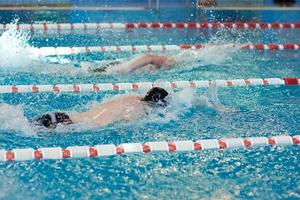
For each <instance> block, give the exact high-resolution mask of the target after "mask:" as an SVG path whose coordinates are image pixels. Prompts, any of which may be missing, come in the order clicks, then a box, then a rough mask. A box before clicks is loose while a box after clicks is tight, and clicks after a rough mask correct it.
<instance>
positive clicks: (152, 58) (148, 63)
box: [81, 54, 176, 74]
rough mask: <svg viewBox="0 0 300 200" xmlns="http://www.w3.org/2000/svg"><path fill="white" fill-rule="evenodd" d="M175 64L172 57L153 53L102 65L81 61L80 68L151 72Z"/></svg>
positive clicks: (117, 72)
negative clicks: (93, 65)
mask: <svg viewBox="0 0 300 200" xmlns="http://www.w3.org/2000/svg"><path fill="white" fill-rule="evenodd" d="M175 64H176V61H175V60H174V59H172V58H169V57H166V56H161V55H154V54H145V55H140V56H137V57H135V58H133V59H131V60H129V61H126V62H123V63H122V62H112V63H109V64H108V65H106V66H102V67H96V68H94V67H91V63H89V62H88V63H86V62H83V63H81V68H82V69H83V70H85V71H88V72H95V73H108V74H122V73H130V72H133V71H139V70H141V71H144V72H153V71H157V70H159V69H161V68H165V69H169V68H171V67H172V66H174V65H175Z"/></svg>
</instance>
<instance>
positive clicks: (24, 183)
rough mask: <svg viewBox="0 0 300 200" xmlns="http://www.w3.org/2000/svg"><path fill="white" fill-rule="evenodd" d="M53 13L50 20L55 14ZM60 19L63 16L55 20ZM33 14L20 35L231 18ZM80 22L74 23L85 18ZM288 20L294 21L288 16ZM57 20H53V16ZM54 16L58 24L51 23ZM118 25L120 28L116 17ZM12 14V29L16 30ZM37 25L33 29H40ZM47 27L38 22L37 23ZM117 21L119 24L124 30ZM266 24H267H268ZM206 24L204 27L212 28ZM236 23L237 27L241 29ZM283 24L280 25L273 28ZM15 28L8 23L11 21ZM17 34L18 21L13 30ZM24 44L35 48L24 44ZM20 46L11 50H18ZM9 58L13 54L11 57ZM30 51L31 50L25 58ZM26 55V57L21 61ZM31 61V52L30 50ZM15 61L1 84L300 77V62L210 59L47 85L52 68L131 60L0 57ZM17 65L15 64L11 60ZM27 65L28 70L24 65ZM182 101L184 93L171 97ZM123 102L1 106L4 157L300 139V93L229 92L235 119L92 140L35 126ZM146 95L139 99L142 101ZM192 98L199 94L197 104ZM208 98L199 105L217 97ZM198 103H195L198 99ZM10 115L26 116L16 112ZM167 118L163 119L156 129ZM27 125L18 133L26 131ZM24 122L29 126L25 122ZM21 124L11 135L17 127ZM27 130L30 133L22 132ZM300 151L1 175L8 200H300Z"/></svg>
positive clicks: (23, 17) (152, 38)
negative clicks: (28, 29)
mask: <svg viewBox="0 0 300 200" xmlns="http://www.w3.org/2000/svg"><path fill="white" fill-rule="evenodd" d="M49 13H50V14H49ZM51 13H52V14H51ZM53 13H55V12H48V13H43V12H41V11H40V12H38V13H34V12H30V13H27V14H26V13H15V15H16V16H18V17H19V18H20V21H19V22H20V23H22V22H24V23H25V22H31V21H32V20H36V21H40V20H41V19H43V17H44V18H46V19H47V21H53V22H56V21H59V20H62V19H64V21H65V22H66V21H67V22H68V21H70V22H81V21H89V22H90V21H109V22H120V21H154V20H157V21H166V20H171V21H177V20H179V21H188V20H191V21H195V20H198V19H199V18H198V17H201V16H203V15H204V14H205V15H206V16H207V18H209V19H219V18H220V16H221V14H222V13H215V12H212V13H210V12H209V13H208V12H207V13H197V12H196V11H195V10H191V11H190V10H184V11H182V10H172V12H171V11H167V10H166V11H164V12H161V13H155V12H153V11H152V12H148V11H147V12H146V11H143V12H120V13H118V15H116V13H111V12H98V13H97V12H79V11H74V12H71V13H69V14H68V13H64V12H62V13H56V14H57V15H54V14H53ZM74 13H75V14H74ZM235 14H236V15H234V13H230V14H227V15H226V16H225V15H224V13H223V14H222V15H223V18H222V19H219V20H221V21H226V19H228V17H229V16H231V17H233V16H238V18H233V19H239V20H240V19H241V18H242V19H243V20H245V21H250V19H252V20H259V19H261V18H262V19H263V20H264V21H274V20H270V18H268V16H274V15H277V16H278V17H277V18H276V21H290V22H296V21H299V19H300V17H299V13H297V12H289V13H281V14H280V13H279V12H273V13H272V12H263V13H258V12H244V13H243V12H239V13H238V14H237V13H236V12H235ZM286 14H287V15H288V16H289V18H286V16H287V15H286ZM47 15H48V16H47ZM51 15H52V16H51ZM113 15H114V16H115V17H114V18H112V17H111V16H113ZM11 16H12V13H5V14H3V16H2V19H4V18H6V19H9V20H11V19H12V17H11ZM29 16H31V17H29ZM32 16H37V17H32ZM116 17H118V18H116ZM260 17H261V18H260ZM207 18H201V19H203V20H207ZM233 19H232V20H233ZM272 19H273V18H272ZM4 21H5V20H4ZM5 22H9V21H5ZM299 33H300V32H299V30H291V29H287V30H255V31H237V30H205V29H200V30H198V29H196V30H193V29H189V30H187V29H184V30H174V29H172V30H167V31H166V30H161V29H158V30H149V29H145V30H136V29H134V30H132V31H129V32H127V31H124V30H119V31H111V30H110V31H103V32H98V33H96V34H95V33H90V34H78V35H68V34H63V35H48V36H42V35H30V38H29V40H28V42H27V43H28V45H31V46H36V47H41V46H85V45H122V44H182V43H190V44H193V43H217V44H220V43H221V44H227V43H238V44H240V43H246V42H253V43H258V42H263V43H300V38H299ZM21 38H22V39H21V41H26V40H25V39H24V37H21ZM9 42H11V41H9ZM1 48H2V47H1ZM22 48H23V47H22ZM22 48H21V49H22ZM24 49H26V48H25V47H24ZM1 52H2V56H3V57H4V56H6V57H5V58H7V59H8V60H9V59H10V60H9V62H8V61H7V60H4V59H3V61H2V63H1V64H0V84H63V83H94V82H98V83H102V82H112V83H117V82H134V81H155V80H208V79H238V78H268V77H300V68H299V67H300V66H299V63H300V62H299V61H300V57H299V55H300V51H282V52H257V51H239V50H230V49H228V48H214V49H212V48H210V49H207V50H203V51H201V52H200V53H198V54H197V55H194V54H191V53H185V54H180V53H178V54H174V53H173V54H166V55H171V56H174V57H175V58H177V59H178V60H180V65H179V66H177V67H176V68H175V69H172V70H164V71H160V72H157V73H149V74H141V73H133V74H130V75H103V74H83V73H76V72H64V66H63V64H61V67H60V68H58V69H56V70H57V71H58V72H56V73H48V72H49V70H50V68H51V66H49V64H50V63H51V64H55V63H56V64H59V63H62V62H66V63H68V64H65V65H75V66H77V65H79V64H80V62H82V61H91V62H96V61H101V60H113V59H121V60H122V59H123V60H125V59H128V58H130V57H132V56H133V54H131V53H122V54H114V53H105V54H97V53H94V54H88V55H87V54H82V55H78V56H66V57H62V58H60V59H57V58H55V57H54V58H51V59H48V60H45V59H44V60H39V61H36V60H32V59H31V58H30V57H29V56H30V55H27V54H26V53H24V54H25V55H24V54H22V53H21V54H22V55H20V54H15V52H14V51H13V49H12V50H11V51H1ZM11 58H13V59H11ZM20 58H21V59H20ZM169 92H170V93H176V92H180V91H177V90H176V91H169ZM123 93H124V92H103V93H102V92H101V93H80V94H71V93H64V94H50V93H43V94H42V93H41V94H2V95H0V102H1V104H0V107H1V109H0V113H1V117H0V129H1V131H0V147H1V148H3V149H12V148H26V147H32V148H39V147H50V146H60V147H67V146H70V145H90V146H92V145H96V144H107V143H114V144H121V143H125V142H147V141H161V140H167V141H172V140H186V139H200V138H223V137H252V136H272V135H279V134H287V133H289V134H290V135H296V134H299V131H300V127H299V123H300V117H299V116H300V115H299V114H300V106H299V105H300V95H299V94H300V89H299V87H298V86H289V87H287V86H268V87H261V86H259V87H233V88H219V89H218V92H217V93H218V97H219V100H220V102H221V103H222V104H224V106H226V107H228V108H232V109H234V110H235V112H232V113H218V112H216V111H214V110H212V109H210V108H207V107H197V106H191V105H185V104H184V103H183V105H181V106H176V105H175V106H174V105H173V107H171V108H168V109H166V110H164V111H162V112H161V113H160V114H159V115H154V116H150V117H148V118H146V119H144V120H141V121H138V122H135V123H117V124H113V125H110V126H108V127H105V128H101V129H100V128H99V129H92V130H86V129H85V128H84V127H79V128H78V127H77V128H74V129H72V130H70V129H68V128H65V129H62V130H54V131H49V132H39V133H32V134H37V135H35V136H28V133H29V132H30V131H31V130H30V129H29V128H28V127H26V126H25V125H24V124H26V122H24V120H25V118H23V117H22V116H23V114H24V116H25V117H26V118H28V119H32V118H34V117H35V116H36V115H39V114H43V113H45V112H48V111H52V110H62V111H82V110H85V109H87V108H88V107H90V106H91V104H93V103H96V102H101V101H102V100H103V99H108V98H111V97H113V96H115V95H121V94H123ZM144 93H145V91H140V92H139V94H141V95H143V94H144ZM188 93H189V94H192V92H189V91H188ZM208 93H209V92H208V90H207V89H198V90H197V91H196V94H194V96H209V94H208ZM187 99H188V97H187ZM9 105H13V106H18V107H11V106H9ZM155 117H160V118H158V119H157V118H155ZM18 120H19V121H18ZM22 120H23V121H22ZM10 122H12V123H10ZM22 122H24V123H22ZM299 159H300V154H299V146H293V147H284V148H283V147H275V148H269V147H266V148H260V149H248V150H241V149H239V150H227V151H202V152H197V153H161V154H147V155H141V154H134V155H122V156H116V157H105V158H94V159H69V160H55V161H52V160H45V161H26V162H19V163H17V162H9V163H1V164H0V178H1V181H0V199H21V198H22V199H112V198H113V199H156V198H158V199H170V198H171V199H299V196H300V189H299V186H300V182H299V175H300V173H299V172H300V170H299V168H300V167H299V166H300V165H299Z"/></svg>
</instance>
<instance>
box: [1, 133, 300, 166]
mask: <svg viewBox="0 0 300 200" xmlns="http://www.w3.org/2000/svg"><path fill="white" fill-rule="evenodd" d="M299 143H300V135H296V136H286V135H280V136H273V137H269V138H267V137H249V138H227V139H219V140H217V139H205V140H195V141H193V140H184V141H172V142H166V141H160V142H147V143H125V144H121V145H119V146H115V145H114V144H105V145H96V146H93V147H90V146H70V147H67V148H61V147H47V148H39V149H32V148H26V149H12V150H10V151H6V150H0V162H1V161H2V162H5V161H25V160H46V159H66V158H91V157H102V156H114V155H118V154H130V153H150V152H153V153H159V152H190V151H202V150H209V149H210V150H212V149H216V150H223V149H231V148H250V147H262V146H283V145H299Z"/></svg>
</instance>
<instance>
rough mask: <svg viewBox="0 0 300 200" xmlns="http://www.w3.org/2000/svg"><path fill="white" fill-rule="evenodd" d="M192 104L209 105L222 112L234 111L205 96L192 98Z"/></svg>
mask: <svg viewBox="0 0 300 200" xmlns="http://www.w3.org/2000/svg"><path fill="white" fill-rule="evenodd" d="M192 105H194V106H203V107H210V108H213V109H215V110H216V111H218V112H224V113H228V112H235V110H234V109H231V108H226V107H225V106H223V105H222V104H220V103H219V102H217V101H213V100H211V99H209V98H207V97H203V96H202V97H198V98H194V99H193V101H192Z"/></svg>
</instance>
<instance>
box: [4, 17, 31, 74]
mask: <svg viewBox="0 0 300 200" xmlns="http://www.w3.org/2000/svg"><path fill="white" fill-rule="evenodd" d="M16 23H17V22H13V23H12V24H10V27H11V28H9V29H8V30H7V31H4V32H3V34H2V35H1V37H0V55H1V63H0V68H2V69H14V70H16V69H20V68H24V67H28V66H30V65H31V62H32V60H34V57H32V56H31V55H30V51H29V49H30V48H31V47H30V45H29V44H28V40H29V36H28V35H27V34H26V33H25V32H23V31H17V30H16V29H15V28H14V27H15V26H16Z"/></svg>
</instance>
